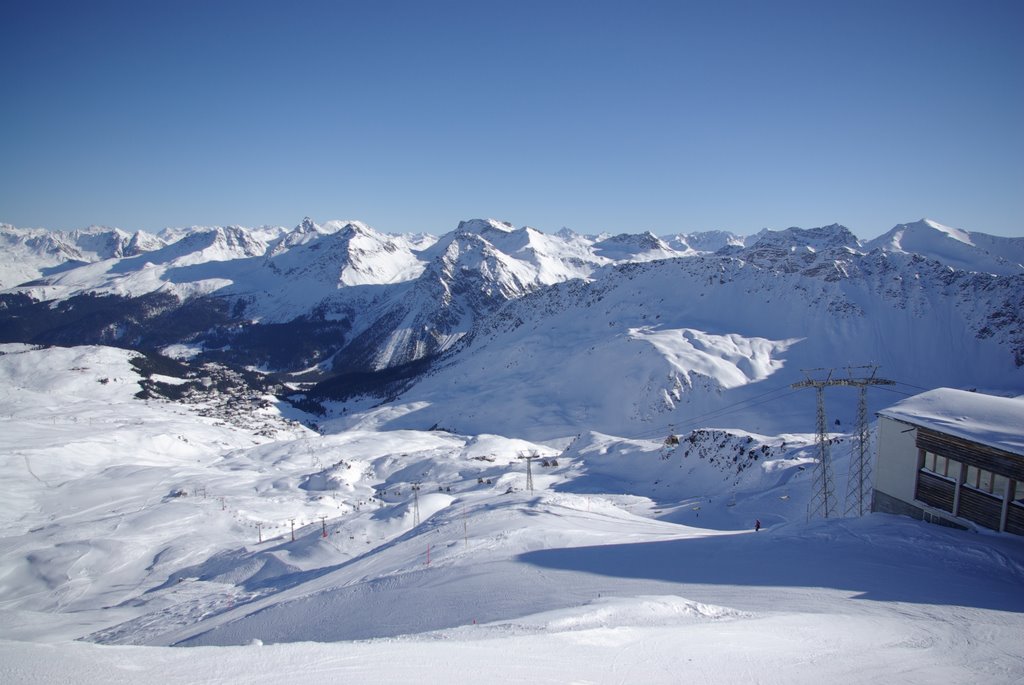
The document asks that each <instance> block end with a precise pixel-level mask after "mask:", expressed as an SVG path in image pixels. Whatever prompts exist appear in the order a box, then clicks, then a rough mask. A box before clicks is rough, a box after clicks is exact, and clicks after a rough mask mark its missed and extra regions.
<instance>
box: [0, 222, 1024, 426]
mask: <svg viewBox="0 0 1024 685" xmlns="http://www.w3.org/2000/svg"><path fill="white" fill-rule="evenodd" d="M0 244H2V245H3V246H4V250H3V257H2V259H0V276H2V277H3V278H4V279H5V282H4V285H5V286H6V289H5V290H2V291H0V331H2V337H3V341H8V342H29V343H41V344H62V345H74V344H107V345H117V346H121V347H129V348H133V349H142V350H147V351H151V352H158V351H159V352H162V353H164V354H171V355H174V356H177V357H179V358H194V359H196V360H197V361H202V360H211V361H218V362H221V363H225V364H228V365H233V366H236V367H239V368H242V367H245V368H255V369H260V370H262V371H264V372H271V373H274V374H278V375H281V377H282V378H285V379H288V378H291V379H305V380H308V381H321V385H319V386H317V387H316V388H315V389H314V390H313V391H312V392H313V395H315V396H316V397H318V398H320V399H321V400H327V399H335V400H344V401H345V402H349V403H350V404H346V405H345V407H346V409H345V410H346V411H348V410H349V409H352V410H353V411H354V410H356V409H358V408H360V407H362V408H365V407H366V406H367V404H366V402H363V401H362V400H359V399H358V398H359V397H361V396H366V397H368V398H371V402H370V403H371V404H372V403H373V402H380V401H381V399H384V398H398V397H400V396H402V397H420V398H421V399H420V400H418V401H420V402H425V403H428V404H430V405H431V406H434V407H438V412H436V415H433V416H432V415H431V411H419V412H417V413H413V414H409V417H410V418H408V419H405V420H404V421H406V422H408V421H412V423H414V424H415V425H416V426H417V427H422V426H420V424H421V423H423V422H424V421H428V416H430V418H429V423H430V424H434V423H437V424H444V423H446V422H447V423H448V424H450V425H461V424H459V423H458V422H453V421H451V420H450V419H445V414H446V412H447V411H449V410H450V408H451V406H452V405H451V402H449V401H448V400H452V401H455V405H458V403H459V402H462V401H464V402H465V403H467V404H466V406H465V407H464V408H463V410H461V414H460V415H461V416H462V423H464V424H466V425H467V426H469V425H470V424H472V428H473V429H474V430H482V429H484V428H486V426H485V425H484V419H483V418H481V419H480V420H479V421H477V422H474V421H470V420H469V419H470V417H471V416H474V415H475V416H478V417H484V416H485V415H486V414H487V412H481V408H480V407H479V406H476V400H475V399H474V393H476V394H477V395H479V394H481V393H489V392H498V393H501V392H505V394H506V395H507V396H508V397H509V398H515V397H516V396H517V395H516V393H517V392H518V390H516V391H515V392H508V388H520V387H526V386H531V387H535V388H541V387H547V385H548V384H553V385H551V387H550V388H548V391H547V392H548V393H549V395H550V396H551V397H553V398H561V402H562V404H564V405H572V404H580V403H581V402H583V400H582V399H581V398H580V397H579V396H578V394H579V393H578V392H577V391H578V390H579V388H582V387H586V386H594V387H593V391H594V392H595V393H599V392H607V390H606V389H605V390H601V389H600V388H601V387H603V386H602V385H601V383H597V382H596V381H595V380H594V379H593V378H592V376H593V374H594V370H596V369H602V370H604V371H605V372H607V376H606V377H605V378H604V381H603V382H604V383H607V382H609V381H610V379H611V378H615V377H622V378H625V379H627V380H626V386H624V392H621V393H619V395H618V397H619V399H620V400H625V398H626V397H630V398H632V399H630V400H629V404H630V406H629V407H628V408H625V409H624V408H622V407H620V408H619V409H618V410H614V411H613V410H612V409H611V408H610V407H604V408H599V407H598V405H597V404H594V405H593V406H592V407H591V409H589V410H586V411H584V412H583V414H581V415H580V416H587V415H589V416H590V417H591V418H592V419H594V420H597V421H598V422H599V423H600V424H601V425H606V424H607V425H610V424H611V423H615V421H614V420H613V419H612V416H613V415H615V414H616V413H618V414H620V415H623V416H630V417H632V418H631V419H629V421H632V422H637V421H639V422H643V421H646V420H651V417H653V416H657V415H661V414H665V415H666V416H670V415H672V414H673V413H679V412H680V411H682V410H681V409H680V408H681V407H685V406H687V405H689V407H690V409H692V410H701V411H703V410H707V411H711V410H714V409H715V407H721V406H723V403H725V402H727V401H730V398H734V397H736V396H742V395H743V394H744V393H745V392H747V390H749V389H750V388H752V387H756V384H757V383H760V382H762V381H764V380H765V379H766V378H768V377H769V376H771V375H772V374H774V373H776V372H777V371H778V370H780V369H781V368H783V367H784V366H786V365H787V364H790V363H799V364H800V365H801V366H804V365H807V364H812V365H824V366H828V365H834V364H837V363H845V362H851V361H857V360H872V361H883V362H885V363H886V365H898V366H901V367H903V368H904V369H905V373H906V377H908V378H914V379H917V382H919V383H921V384H928V383H929V378H928V370H929V369H931V368H934V369H935V374H934V375H935V378H936V379H939V378H941V379H943V380H942V382H943V383H945V384H961V385H963V384H970V383H972V382H973V383H978V384H986V385H988V386H992V387H996V386H1002V387H1010V388H1013V387H1017V386H1019V385H1021V381H1020V378H1021V369H1022V367H1024V238H998V237H995V236H987V235H985V234H981V233H972V232H969V231H964V230H961V229H953V228H950V227H946V226H943V225H942V224H939V223H937V222H934V221H929V220H921V221H918V222H914V223H909V224H900V225H897V226H896V227H894V228H893V229H892V230H891V231H889V232H888V233H886V234H885V235H883V236H880V237H879V238H876V239H874V240H871V241H861V240H859V239H858V238H857V237H856V236H855V235H854V234H853V233H852V232H851V231H850V230H849V229H847V228H846V227H844V226H841V225H838V224H834V225H831V226H823V227H817V228H810V229H802V228H789V229H785V230H782V231H768V230H765V231H761V232H760V233H758V234H756V235H754V236H750V237H747V238H741V237H739V236H735V235H732V234H729V233H723V232H710V233H705V234H694V235H679V236H674V237H665V238H659V237H658V236H655V235H653V234H651V233H644V234H626V235H618V236H611V235H601V236H584V235H579V234H576V233H573V232H572V231H568V230H563V231H560V232H559V233H558V234H555V235H551V234H545V233H542V232H540V231H537V230H535V229H533V228H530V227H522V228H515V227H513V226H512V225H510V224H507V223H504V222H500V221H495V220H491V219H477V220H472V221H464V222H461V223H460V224H459V225H458V226H457V227H456V228H455V229H454V230H452V231H451V232H449V233H446V234H444V235H442V236H439V237H436V238H435V237H428V236H422V235H419V236H412V235H410V236H401V235H387V234H383V233H380V232H377V231H375V230H374V229H372V228H371V227H369V226H367V225H365V224H362V223H360V222H356V221H332V222H327V223H325V224H317V223H316V222H314V221H313V220H312V219H309V218H308V217H307V218H306V219H304V220H303V221H302V222H300V223H299V224H298V225H297V226H295V227H294V228H292V229H284V228H279V227H262V228H258V229H246V228H242V227H237V226H230V227H212V228H211V227H202V228H196V229H182V230H168V231H164V232H162V233H161V234H159V235H152V234H144V233H135V234H128V233H125V232H123V231H119V230H117V229H100V228H93V229H88V230H85V231H77V232H69V233H51V232H46V231H42V230H39V229H16V228H13V227H10V226H7V225H3V226H0ZM19 279H22V280H21V281H20V282H19V283H17V284H13V283H12V280H19ZM540 331H543V334H541V333H540ZM538 336H539V337H538ZM638 343H639V345H638ZM919 348H921V349H923V350H925V352H924V353H922V351H921V349H919ZM488 350H489V351H488ZM630 350H632V351H630ZM588 353H591V354H597V355H598V356H597V357H595V358H593V359H590V360H589V361H588V360H587V354H588ZM522 355H526V356H525V357H523V356H522ZM629 355H632V356H633V357H635V359H633V360H632V361H628V359H629ZM529 359H532V360H534V361H529V362H528V361H527V360H529ZM468 360H475V361H472V362H469V361H468ZM786 360H791V361H786ZM627 361H628V363H627ZM478 362H479V363H478ZM467 363H471V365H472V366H465V364H467ZM581 364H582V366H580V365H581ZM637 364H640V366H637ZM472 368H476V369H478V370H477V371H472V372H471V371H467V369H472ZM480 369H483V371H482V372H481V371H480ZM516 369H518V370H519V371H516ZM524 369H530V373H527V374H525V375H523V374H521V373H519V372H521V371H523V370H524ZM453 373H454V374H456V375H455V376H452V375H451V374H453ZM466 374H469V375H466ZM588 375H589V377H588ZM436 379H446V380H445V381H444V382H443V384H442V385H441V386H438V389H436V390H431V389H430V388H431V387H434V386H432V384H433V383H438V382H441V381H440V380H436ZM640 379H643V380H640ZM595 383H596V385H595ZM567 385H568V387H571V388H574V390H573V392H570V393H569V394H568V395H566V394H565V388H566V387H567ZM470 388H475V390H472V391H471V390H467V389H470ZM502 388H504V389H505V390H502ZM744 388H746V390H745V389H744ZM462 394H465V399H464V400H458V397H460V396H461V395H462ZM373 398H375V399H373ZM444 398H447V400H445V401H442V400H443V399H444ZM353 401H354V402H355V404H351V402H353ZM510 401H511V400H510ZM501 404H502V403H501V402H498V403H496V404H495V406H501ZM598 404H600V403H598ZM507 410H508V409H507V408H506V411H507ZM548 411H549V412H557V411H558V406H557V405H556V404H553V405H552V406H551V407H549V409H548ZM588 412H589V414H588ZM570 414H572V412H570ZM573 416H575V415H573ZM573 416H569V415H567V417H566V418H565V419H564V423H565V424H566V425H568V424H571V423H572V421H573V420H576V419H574V418H573ZM499 418H500V417H498V416H486V420H487V421H497V420H498V419H499ZM576 418H579V417H578V416H577V417H576ZM400 423H401V422H400ZM403 425H404V424H403ZM626 428H627V427H624V426H618V429H619V430H625V429H626Z"/></svg>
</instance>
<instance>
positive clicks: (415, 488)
mask: <svg viewBox="0 0 1024 685" xmlns="http://www.w3.org/2000/svg"><path fill="white" fill-rule="evenodd" d="M418 525H420V484H419V481H417V482H415V483H413V484H412V527H413V528H415V527H416V526H418Z"/></svg>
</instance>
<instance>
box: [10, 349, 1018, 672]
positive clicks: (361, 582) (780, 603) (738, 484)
mask: <svg viewBox="0 0 1024 685" xmlns="http://www.w3.org/2000/svg"><path fill="white" fill-rule="evenodd" d="M0 352H3V354H2V355H0V421H2V423H3V425H2V426H0V455H2V457H0V476H2V478H3V482H4V483H5V494H6V495H7V496H6V497H5V498H4V499H3V502H2V508H0V619H2V626H3V627H2V628H0V681H2V682H5V683H8V682H9V683H25V682H28V683H38V682H60V681H73V682H80V683H119V682H128V683H134V682H152V681H154V680H159V681H161V682H169V683H177V682H189V683H192V682H239V683H241V682H245V683H251V682H303V683H308V682H319V681H325V682H326V681H332V682H336V681H339V680H342V679H344V680H345V681H346V682H370V681H374V682H377V681H380V680H385V681H388V682H452V681H455V682H464V681H470V680H473V681H480V680H483V681H487V682H510V683H511V682H521V681H523V680H528V679H529V680H535V681H541V682H595V683H605V682H645V683H648V682H650V683H674V682H680V681H681V680H686V679H697V680H700V681H702V682H737V681H740V680H743V681H750V682H780V681H786V682H797V683H805V682H806V683H812V682H813V683H819V682H821V681H822V680H825V679H832V680H834V681H836V682H844V683H845V682H878V681H880V680H882V681H886V682H930V681H934V680H938V679H942V680H945V681H948V682H954V683H956V682H964V683H966V682H977V681H979V680H985V681H987V682H996V683H1001V682H1005V683H1010V682H1019V680H1020V678H1021V677H1022V674H1024V648H1022V647H1021V645H1020V641H1019V635H1020V634H1021V630H1022V628H1024V594H1022V593H1021V592H1020V587H1021V583H1022V581H1024V541H1021V540H1020V539H1017V538H1013V537H1012V536H997V535H991V534H985V533H972V532H964V531H953V530H947V529H943V528H939V527H936V526H930V525H926V524H922V523H919V522H915V521H911V520H908V519H901V518H897V517H890V516H884V515H871V516H868V517H865V518H863V519H845V520H830V521H818V522H813V523H810V524H808V523H806V521H805V511H806V503H807V501H808V498H809V495H810V486H809V483H808V479H809V474H810V468H809V467H810V466H811V465H812V463H813V446H812V445H811V443H810V439H809V437H808V436H805V435H794V434H786V435H777V436H765V435H758V434H755V433H749V432H743V431H732V432H730V431H702V432H698V433H695V434H693V435H692V437H688V438H687V439H684V440H682V441H681V444H680V445H679V446H678V447H676V448H675V449H667V448H666V447H665V446H663V445H662V440H661V437H660V436H659V437H652V438H651V439H636V438H634V439H624V438H621V437H615V436H610V435H603V434H600V433H592V432H591V433H586V434H582V435H579V436H566V437H565V438H564V439H560V440H552V441H548V442H544V443H535V442H529V441H526V440H522V439H517V438H514V437H504V436H496V435H478V436H465V435H456V434H452V433H446V432H443V431H428V432H423V431H410V430H404V431H401V430H396V431H374V430H349V431H339V432H335V433H328V434H324V435H318V434H316V433H313V432H312V431H310V430H308V429H306V428H304V427H302V426H300V425H297V424H296V423H295V422H294V421H290V420H287V419H286V418H285V417H284V416H283V415H281V414H280V410H279V409H270V410H268V417H267V419H266V420H267V421H270V422H272V425H275V426H277V430H276V432H274V433H273V434H271V435H267V434H258V433H256V432H254V431H251V430H248V429H245V428H241V427H239V426H236V425H232V424H230V423H229V422H225V421H222V420H218V419H215V418H211V417H209V416H202V415H201V414H200V413H199V409H201V408H200V407H196V406H194V405H185V404H178V403H172V402H166V401H154V400H147V401H142V400H139V399H137V398H135V397H134V393H135V392H136V391H137V389H138V387H139V386H138V379H139V377H138V375H137V374H136V372H135V370H134V369H133V368H132V366H131V364H130V358H131V356H132V353H131V352H128V351H124V350H115V349H111V348H102V347H88V348H67V349H61V348H52V349H45V350H36V349H32V348H30V347H28V346H23V345H6V346H3V348H2V349H0ZM275 412H278V413H277V415H276V416H277V418H274V413H275ZM835 437H836V439H837V440H838V442H837V443H836V445H835V446H834V447H833V455H834V456H835V457H836V473H837V474H844V473H845V459H846V458H847V455H848V453H849V450H850V445H849V443H848V441H846V440H845V439H844V438H843V436H840V435H837V436H835ZM522 455H536V456H537V459H535V460H534V461H533V462H532V466H531V475H532V481H533V490H532V491H531V490H529V489H527V475H526V469H525V462H524V461H523V460H521V459H519V458H518V457H520V456H522ZM416 484H418V487H419V489H418V490H415V491H414V490H413V489H412V488H413V487H414V485H416ZM417 518H418V519H419V522H418V523H417ZM755 519H759V520H760V521H761V522H762V524H763V525H764V528H762V530H761V531H760V532H757V533H755V532H754V531H753V529H752V525H753V522H754V520H755ZM293 523H294V540H293V539H292V534H293V533H292V531H293V528H292V524H293ZM325 531H326V533H327V535H326V536H324V532H325Z"/></svg>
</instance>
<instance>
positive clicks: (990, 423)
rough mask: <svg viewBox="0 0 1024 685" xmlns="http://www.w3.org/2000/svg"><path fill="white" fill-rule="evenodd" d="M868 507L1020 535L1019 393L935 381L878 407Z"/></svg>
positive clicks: (1022, 408) (1022, 437) (1023, 451)
mask: <svg viewBox="0 0 1024 685" xmlns="http://www.w3.org/2000/svg"><path fill="white" fill-rule="evenodd" d="M871 510H872V511H879V512H885V513H891V514H905V515H908V516H913V517H915V518H918V519H923V520H926V521H932V522H935V523H941V524H944V525H950V526H955V527H958V528H976V527H983V528H989V529H991V530H997V531H1001V532H1003V531H1004V532H1008V533H1015V534H1017V535H1024V399H1022V398H1006V397H995V396H992V395H985V394H982V393H976V392H966V391H963V390H952V389H950V388H939V389H936V390H930V391H928V392H925V393H922V394H920V395H916V396H914V397H909V398H907V399H905V400H902V401H900V402H898V403H897V404H894V405H893V406H891V407H889V408H887V409H884V410H882V411H880V412H879V413H878V463H877V466H876V468H875V483H874V492H873V496H872V502H871Z"/></svg>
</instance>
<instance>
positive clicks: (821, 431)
mask: <svg viewBox="0 0 1024 685" xmlns="http://www.w3.org/2000/svg"><path fill="white" fill-rule="evenodd" d="M854 369H871V373H870V375H865V376H861V377H854V375H853V372H854ZM877 370H878V367H877V366H859V367H852V366H851V367H847V372H848V374H849V377H848V378H833V377H832V370H831V369H811V370H810V371H804V375H806V376H807V380H804V381H801V382H799V383H794V384H793V386H792V387H794V388H814V389H815V392H816V393H817V405H818V406H817V442H818V462H817V464H815V466H814V473H813V477H812V480H813V483H814V493H813V494H812V495H811V501H810V503H809V504H808V506H807V518H808V519H810V518H815V517H819V516H820V517H821V518H829V517H832V516H835V515H836V505H837V503H836V496H835V482H834V479H833V477H832V463H831V460H830V459H829V453H828V444H829V438H828V432H827V431H828V428H827V424H826V420H825V388H826V387H827V386H830V385H846V386H853V387H857V388H859V389H860V397H859V398H858V404H857V453H856V454H855V455H854V456H853V458H851V460H850V474H849V478H848V480H847V489H846V508H845V510H844V514H845V515H846V516H851V515H853V514H856V515H857V516H862V515H863V514H864V501H865V497H866V495H867V493H868V492H869V491H870V477H871V455H870V453H869V451H868V438H869V436H868V418H867V414H868V410H867V386H869V385H892V384H893V383H894V381H890V380H885V379H882V378H875V372H876V371H877ZM812 372H818V373H819V374H820V373H822V372H825V377H824V378H818V379H815V378H812V377H811V373H812Z"/></svg>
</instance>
